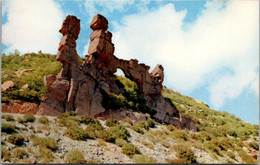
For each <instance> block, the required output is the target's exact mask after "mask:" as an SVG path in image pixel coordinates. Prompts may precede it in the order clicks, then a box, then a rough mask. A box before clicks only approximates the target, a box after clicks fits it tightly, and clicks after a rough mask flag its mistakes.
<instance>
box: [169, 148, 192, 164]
mask: <svg viewBox="0 0 260 165" xmlns="http://www.w3.org/2000/svg"><path fill="white" fill-rule="evenodd" d="M173 149H174V150H175V151H176V152H177V157H178V158H179V159H181V160H182V159H184V160H185V163H188V164H191V163H195V162H196V158H195V156H194V153H193V151H192V150H191V149H190V148H189V147H187V146H185V145H175V146H173Z"/></svg>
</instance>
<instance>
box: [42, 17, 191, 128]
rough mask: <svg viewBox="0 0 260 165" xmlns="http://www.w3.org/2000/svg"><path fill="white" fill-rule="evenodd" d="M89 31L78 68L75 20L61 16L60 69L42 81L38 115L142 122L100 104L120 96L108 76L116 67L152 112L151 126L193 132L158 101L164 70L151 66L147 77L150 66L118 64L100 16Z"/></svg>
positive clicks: (172, 109) (120, 86) (175, 112)
mask: <svg viewBox="0 0 260 165" xmlns="http://www.w3.org/2000/svg"><path fill="white" fill-rule="evenodd" d="M90 28H91V29H92V30H93V32H92V33H91V35H90V45H89V49H88V54H89V55H86V56H85V60H84V62H83V64H82V65H80V64H79V61H78V54H77V51H76V40H77V38H78V35H79V31H80V20H79V19H77V18H76V17H75V16H67V17H66V19H65V20H64V22H63V25H62V28H61V29H60V33H61V34H62V35H63V38H62V39H61V41H60V44H59V48H58V50H59V53H58V54H57V57H56V60H57V61H60V62H61V63H62V69H61V71H60V73H59V74H58V75H56V76H46V77H45V78H44V84H45V85H47V86H48V87H49V94H48V95H47V97H46V98H45V100H44V102H43V103H42V104H41V105H40V109H39V111H38V112H37V113H38V114H44V115H57V114H60V113H62V112H65V111H75V112H76V113H77V114H78V115H87V116H91V117H99V118H103V119H107V118H115V119H118V120H120V119H124V118H130V119H131V120H132V121H134V122H137V121H142V120H145V116H144V115H143V114H138V113H137V112H132V111H130V110H126V109H118V110H112V109H109V108H107V107H104V106H103V105H102V103H103V102H104V100H105V99H107V98H106V95H107V94H109V93H114V94H120V93H121V94H122V93H124V88H123V87H124V86H123V84H121V83H120V82H119V81H118V80H117V79H116V76H115V75H114V73H115V72H116V71H117V69H118V68H120V69H121V70H122V71H123V72H124V74H125V76H126V77H127V78H129V79H130V80H132V81H134V82H135V83H136V84H137V86H138V92H139V94H140V95H141V96H142V97H143V98H144V99H145V102H146V105H147V106H148V107H150V108H151V109H153V110H154V111H155V112H156V114H155V115H154V116H153V117H154V118H155V119H156V120H157V121H159V122H163V123H167V124H173V125H176V126H179V127H180V128H186V129H189V130H194V131H196V127H195V123H194V122H193V121H192V120H191V119H189V118H187V117H184V116H180V114H179V111H178V110H177V108H176V107H175V106H174V105H173V104H172V103H171V102H169V101H167V100H166V99H165V98H164V97H162V95H161V92H162V83H163V80H164V73H163V72H164V69H163V67H162V66H161V65H157V66H156V67H155V69H154V70H153V71H152V72H151V73H149V69H150V67H149V66H147V65H145V64H143V63H140V64H139V63H138V60H136V59H131V60H129V61H128V60H123V59H118V58H117V57H116V56H114V50H115V47H114V44H113V43H112V33H111V32H109V31H108V30H107V29H108V21H107V19H106V18H105V17H104V16H102V15H99V14H97V15H95V16H94V17H93V19H92V22H91V25H90Z"/></svg>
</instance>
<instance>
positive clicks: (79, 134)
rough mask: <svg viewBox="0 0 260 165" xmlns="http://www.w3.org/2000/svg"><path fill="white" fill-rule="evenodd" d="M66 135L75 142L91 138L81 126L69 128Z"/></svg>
mask: <svg viewBox="0 0 260 165" xmlns="http://www.w3.org/2000/svg"><path fill="white" fill-rule="evenodd" d="M64 134H65V135H66V136H68V137H69V138H71V139H73V140H86V139H87V138H90V137H89V135H88V134H87V133H86V131H84V130H83V129H82V128H81V127H79V126H74V127H69V128H67V130H66V131H65V133H64Z"/></svg>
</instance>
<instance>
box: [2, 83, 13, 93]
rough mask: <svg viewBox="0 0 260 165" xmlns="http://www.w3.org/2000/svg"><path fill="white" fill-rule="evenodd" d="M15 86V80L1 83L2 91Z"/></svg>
mask: <svg viewBox="0 0 260 165" xmlns="http://www.w3.org/2000/svg"><path fill="white" fill-rule="evenodd" d="M12 87H14V82H12V81H6V82H4V83H3V84H2V85H1V89H2V91H5V90H8V89H10V88H12Z"/></svg>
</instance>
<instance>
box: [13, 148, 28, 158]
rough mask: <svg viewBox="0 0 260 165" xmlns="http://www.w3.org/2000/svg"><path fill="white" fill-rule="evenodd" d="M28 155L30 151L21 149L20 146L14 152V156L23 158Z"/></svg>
mask: <svg viewBox="0 0 260 165" xmlns="http://www.w3.org/2000/svg"><path fill="white" fill-rule="evenodd" d="M27 156H28V153H27V152H26V151H25V150H22V149H19V148H17V149H15V150H14V151H13V152H12V157H13V158H18V159H23V158H24V157H27Z"/></svg>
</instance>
